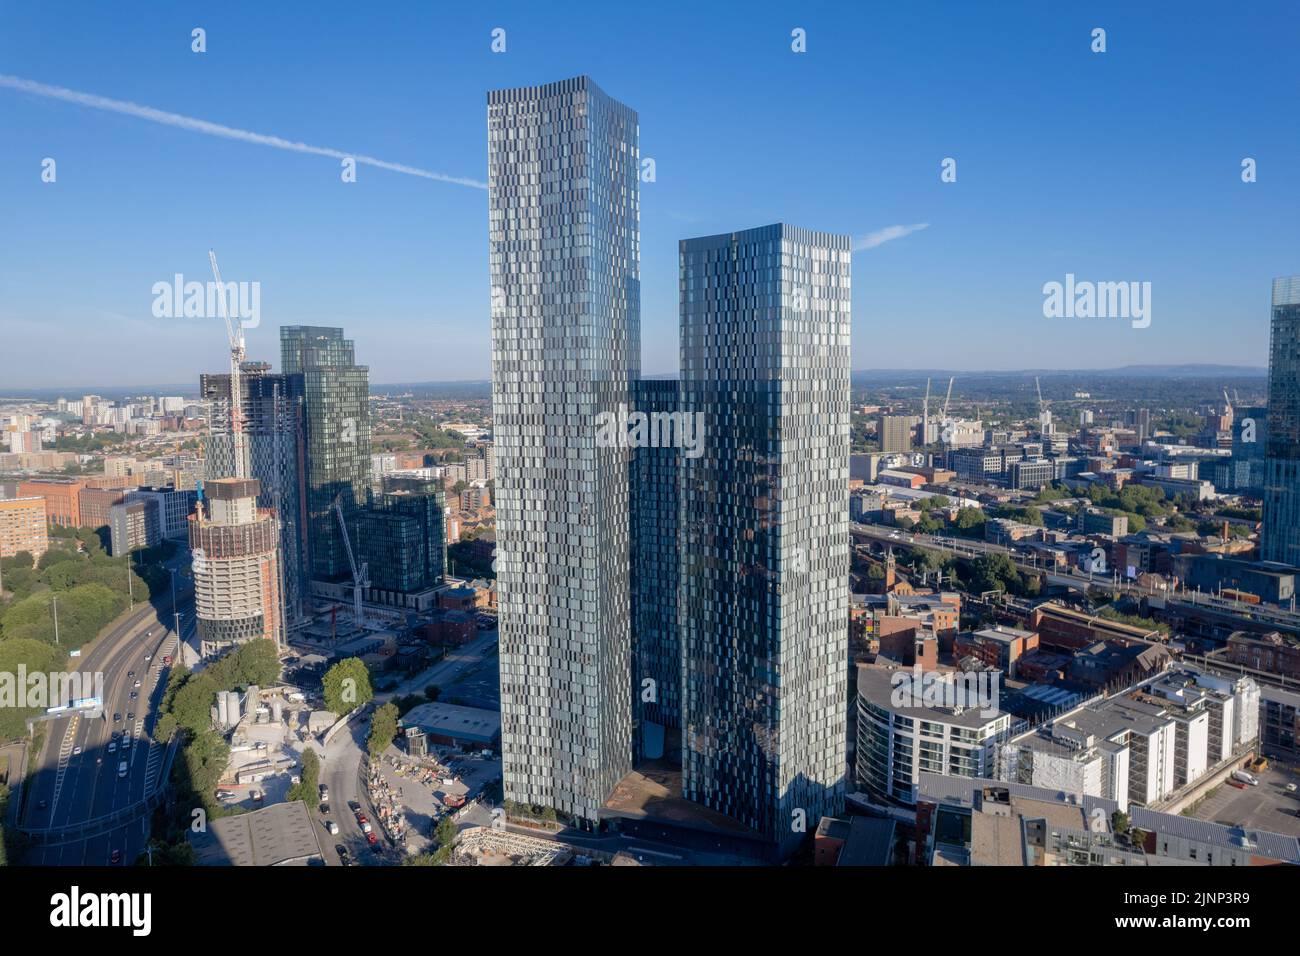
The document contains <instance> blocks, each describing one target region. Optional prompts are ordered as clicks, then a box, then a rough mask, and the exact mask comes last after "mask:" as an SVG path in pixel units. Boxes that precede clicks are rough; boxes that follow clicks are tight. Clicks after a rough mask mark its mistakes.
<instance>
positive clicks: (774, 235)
mask: <svg viewBox="0 0 1300 956" xmlns="http://www.w3.org/2000/svg"><path fill="white" fill-rule="evenodd" d="M849 281H850V241H849V237H848V236H837V235H829V234H826V233H819V232H810V231H808V230H805V229H799V228H796V227H793V226H788V225H784V224H777V225H771V226H764V227H761V228H757V229H750V230H747V231H744V232H736V233H728V234H723V235H717V236H709V237H705V238H699V239H687V240H683V241H682V242H681V244H680V282H681V404H682V408H683V410H684V411H685V412H686V413H688V414H700V413H702V414H703V422H704V423H705V426H706V429H707V431H706V440H705V442H704V451H703V454H701V455H699V456H698V457H695V458H689V457H684V458H683V459H682V460H681V466H682V475H683V480H682V487H681V495H682V500H681V531H680V534H681V539H682V548H681V557H680V560H681V582H682V583H681V593H680V600H681V609H680V614H681V623H682V628H681V642H682V644H681V654H682V667H683V675H684V679H683V688H682V701H681V708H682V726H683V739H682V744H683V753H682V763H683V766H682V778H683V796H685V797H686V798H688V799H690V800H694V801H697V802H699V803H702V804H704V805H706V806H709V807H712V808H713V809H715V810H719V811H721V812H723V813H725V814H727V815H728V816H731V817H733V818H735V819H737V820H739V821H741V822H743V823H745V824H746V825H748V826H750V827H751V828H753V829H754V830H756V831H757V832H759V833H760V834H762V835H763V836H764V837H765V838H767V839H768V840H771V841H773V842H774V843H775V844H777V846H778V847H779V848H780V849H781V851H787V850H789V849H790V848H791V847H793V846H794V845H796V844H797V843H798V842H799V841H800V840H802V839H803V837H804V835H805V834H806V833H807V832H810V830H811V829H812V828H815V827H816V823H817V820H818V819H819V818H820V817H821V816H823V815H825V814H832V813H836V812H838V811H839V809H840V808H841V807H842V805H843V796H844V777H845V744H846V729H845V721H846V695H847V691H846V684H847V672H846V666H847V665H846V661H847V659H848V648H847V628H846V625H845V622H846V621H847V620H848V564H849V552H848V500H847V498H848V462H849V324H850V316H849V309H850V306H849V298H850V288H849Z"/></svg>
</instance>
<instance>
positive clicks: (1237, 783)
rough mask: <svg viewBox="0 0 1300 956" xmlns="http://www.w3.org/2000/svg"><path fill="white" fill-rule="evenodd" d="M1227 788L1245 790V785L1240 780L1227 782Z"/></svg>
mask: <svg viewBox="0 0 1300 956" xmlns="http://www.w3.org/2000/svg"><path fill="white" fill-rule="evenodd" d="M1228 786H1230V787H1236V788H1237V789H1238V790H1245V789H1246V785H1245V784H1244V783H1242V782H1241V781H1240V780H1229V781H1228Z"/></svg>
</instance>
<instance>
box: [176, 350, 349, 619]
mask: <svg viewBox="0 0 1300 956" xmlns="http://www.w3.org/2000/svg"><path fill="white" fill-rule="evenodd" d="M270 369H271V367H270V366H269V365H268V364H267V363H265V362H245V363H244V364H243V365H242V366H240V385H241V386H242V389H243V402H242V408H243V412H244V442H245V447H246V448H247V455H248V476H249V477H250V478H256V479H257V480H258V482H259V484H260V488H261V491H260V493H259V494H258V499H257V503H258V506H259V507H262V508H274V509H275V513H276V517H278V518H279V519H280V561H281V564H282V565H283V566H284V597H285V607H286V610H287V613H288V614H289V616H290V618H291V619H295V620H296V619H298V618H300V617H302V616H303V615H304V614H306V613H307V606H306V602H307V596H308V580H309V573H310V567H309V562H308V558H307V554H308V551H307V547H308V542H307V512H306V493H305V490H306V489H305V474H306V438H305V427H304V415H305V405H304V400H303V380H304V376H303V375H301V374H297V375H286V374H275V373H273V372H271V370H270ZM199 392H200V395H201V396H202V398H203V400H204V401H205V402H208V403H209V408H210V409H211V411H210V413H209V415H208V421H209V423H210V427H211V432H210V436H209V440H208V449H207V476H208V477H209V478H229V477H231V476H232V475H234V473H235V456H234V442H233V441H232V438H231V434H230V375H229V374H228V373H227V374H223V375H200V376H199ZM331 517H332V516H331Z"/></svg>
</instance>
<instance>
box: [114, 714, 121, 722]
mask: <svg viewBox="0 0 1300 956" xmlns="http://www.w3.org/2000/svg"><path fill="white" fill-rule="evenodd" d="M121 720H122V715H121V714H114V715H113V723H115V724H116V723H120V722H121Z"/></svg>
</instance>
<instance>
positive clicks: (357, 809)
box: [348, 800, 361, 813]
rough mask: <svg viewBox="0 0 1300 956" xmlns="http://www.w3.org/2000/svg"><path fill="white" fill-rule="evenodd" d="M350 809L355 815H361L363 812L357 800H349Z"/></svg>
mask: <svg viewBox="0 0 1300 956" xmlns="http://www.w3.org/2000/svg"><path fill="white" fill-rule="evenodd" d="M348 809H349V810H351V811H352V812H353V813H360V812H361V804H359V803H357V802H356V801H355V800H349V801H348Z"/></svg>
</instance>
